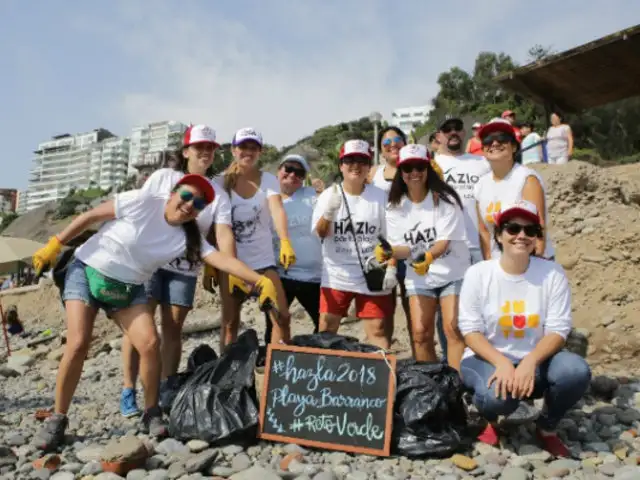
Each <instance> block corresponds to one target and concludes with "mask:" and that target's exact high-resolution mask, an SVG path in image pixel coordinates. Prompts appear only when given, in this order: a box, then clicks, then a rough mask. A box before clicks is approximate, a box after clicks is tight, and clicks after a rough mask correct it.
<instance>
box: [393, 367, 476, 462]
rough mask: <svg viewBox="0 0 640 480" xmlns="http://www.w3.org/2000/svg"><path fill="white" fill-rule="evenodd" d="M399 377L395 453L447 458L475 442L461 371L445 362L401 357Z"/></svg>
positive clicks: (397, 375) (397, 371)
mask: <svg viewBox="0 0 640 480" xmlns="http://www.w3.org/2000/svg"><path fill="white" fill-rule="evenodd" d="M396 377H397V382H398V383H397V388H396V399H395V404H394V408H393V434H392V449H393V451H394V453H396V454H398V455H403V456H406V457H410V458H420V457H427V456H428V457H446V456H450V455H452V454H453V453H454V452H456V451H458V450H461V449H463V448H466V447H468V446H470V445H471V443H472V442H473V437H472V436H471V435H470V433H469V430H468V424H467V410H466V408H465V405H464V402H463V400H462V397H463V394H464V386H463V384H462V380H461V379H460V376H459V375H458V372H456V371H455V370H454V369H453V368H451V367H449V366H447V365H444V364H441V363H435V362H434V363H431V362H430V363H427V362H416V361H415V360H401V361H399V362H398V365H397V369H396Z"/></svg>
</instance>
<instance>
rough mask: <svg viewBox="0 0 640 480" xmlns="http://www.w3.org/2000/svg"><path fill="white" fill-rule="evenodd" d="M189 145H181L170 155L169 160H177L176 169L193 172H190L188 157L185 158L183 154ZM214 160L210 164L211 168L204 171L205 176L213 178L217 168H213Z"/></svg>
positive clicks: (214, 153)
mask: <svg viewBox="0 0 640 480" xmlns="http://www.w3.org/2000/svg"><path fill="white" fill-rule="evenodd" d="M185 148H187V147H180V148H178V149H177V150H173V151H172V152H171V153H170V154H167V155H170V156H169V160H176V166H175V167H174V168H175V170H178V171H179V172H183V173H191V172H189V160H187V159H186V158H184V155H183V154H182V153H183V152H184V149H185ZM215 155H216V152H213V156H214V158H215ZM214 163H215V160H214V162H212V163H211V165H209V168H207V171H206V172H204V176H205V177H207V178H213V176H214V175H215V170H214V168H213V164H214Z"/></svg>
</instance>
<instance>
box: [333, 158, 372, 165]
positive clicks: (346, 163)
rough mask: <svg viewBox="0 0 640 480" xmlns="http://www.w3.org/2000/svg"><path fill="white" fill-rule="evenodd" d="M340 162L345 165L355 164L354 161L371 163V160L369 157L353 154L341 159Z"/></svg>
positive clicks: (363, 163) (365, 163) (364, 163)
mask: <svg viewBox="0 0 640 480" xmlns="http://www.w3.org/2000/svg"><path fill="white" fill-rule="evenodd" d="M340 163H343V164H345V165H353V164H354V163H357V164H360V165H371V160H370V159H369V158H368V157H363V156H351V157H344V158H343V159H342V160H340Z"/></svg>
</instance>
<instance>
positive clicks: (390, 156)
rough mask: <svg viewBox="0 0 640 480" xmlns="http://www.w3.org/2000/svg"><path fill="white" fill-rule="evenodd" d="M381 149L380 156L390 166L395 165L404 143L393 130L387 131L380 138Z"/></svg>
mask: <svg viewBox="0 0 640 480" xmlns="http://www.w3.org/2000/svg"><path fill="white" fill-rule="evenodd" d="M380 143H381V149H382V156H383V158H384V159H385V160H386V161H387V163H390V164H391V165H395V164H396V162H397V161H398V156H399V155H400V149H401V148H402V147H404V145H405V143H404V140H403V138H402V136H401V135H400V134H399V133H398V132H396V131H395V130H389V131H387V132H385V134H384V135H383V136H382V140H381V141H380Z"/></svg>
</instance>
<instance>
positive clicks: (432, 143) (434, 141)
mask: <svg viewBox="0 0 640 480" xmlns="http://www.w3.org/2000/svg"><path fill="white" fill-rule="evenodd" d="M439 151H440V140H438V132H433V133H432V134H431V135H429V155H431V158H435V156H436V154H437V153H438V152H439Z"/></svg>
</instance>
